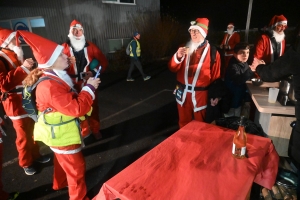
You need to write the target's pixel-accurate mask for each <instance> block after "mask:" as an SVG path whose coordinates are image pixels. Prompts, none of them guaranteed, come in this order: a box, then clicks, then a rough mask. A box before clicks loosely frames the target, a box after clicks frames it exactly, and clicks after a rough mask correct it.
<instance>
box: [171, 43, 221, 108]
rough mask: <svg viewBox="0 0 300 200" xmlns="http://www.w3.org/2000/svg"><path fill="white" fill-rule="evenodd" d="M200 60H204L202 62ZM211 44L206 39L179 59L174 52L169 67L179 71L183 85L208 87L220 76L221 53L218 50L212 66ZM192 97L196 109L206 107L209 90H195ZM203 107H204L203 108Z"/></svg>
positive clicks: (178, 76)
mask: <svg viewBox="0 0 300 200" xmlns="http://www.w3.org/2000/svg"><path fill="white" fill-rule="evenodd" d="M200 60H203V64H202V62H200ZM210 60H211V59H210V45H209V43H208V42H207V41H206V43H205V45H203V46H201V47H198V48H197V50H195V51H194V52H193V53H191V54H190V55H189V56H184V57H183V58H182V59H181V60H178V59H177V53H175V54H174V56H173V57H172V59H171V60H170V62H169V65H168V66H169V69H170V71H172V72H176V73H177V81H178V82H179V83H180V84H181V85H185V86H188V85H189V86H190V87H208V86H209V85H210V84H211V83H212V82H213V81H214V80H216V79H218V78H220V67H221V60H220V54H219V53H218V52H216V59H215V63H214V64H213V65H212V67H211V64H210V63H211V62H210ZM185 95H186V89H185V92H184V94H183V99H182V102H178V101H177V102H178V103H179V104H181V105H182V104H183V103H184V101H185ZM192 99H193V101H194V102H196V103H194V111H198V110H202V109H204V108H203V106H205V107H206V104H207V90H203V91H193V92H192ZM201 107H202V109H201Z"/></svg>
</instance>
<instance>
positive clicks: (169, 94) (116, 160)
mask: <svg viewBox="0 0 300 200" xmlns="http://www.w3.org/2000/svg"><path fill="white" fill-rule="evenodd" d="M144 71H145V73H146V74H147V75H150V76H152V78H151V79H150V80H148V81H143V79H142V77H141V76H140V74H139V72H138V71H137V70H135V71H134V73H133V78H135V79H136V80H135V81H134V82H127V81H126V76H127V71H126V70H120V71H117V72H107V73H103V74H102V75H101V81H102V82H101V85H100V87H99V89H98V93H99V106H100V108H99V109H100V110H99V112H100V121H101V132H102V135H103V138H102V139H101V140H99V141H95V140H89V141H86V147H85V148H84V149H83V154H84V156H85V160H86V183H87V187H88V196H89V197H90V198H93V197H94V196H95V195H96V194H97V193H98V192H99V190H100V188H101V186H102V184H103V183H104V182H105V181H107V180H108V179H110V178H111V177H113V176H114V175H115V174H117V173H118V172H120V171H121V170H122V169H124V168H125V167H127V166H128V165H130V164H131V163H132V162H134V161H135V160H137V159H138V158H139V157H141V156H142V155H143V154H145V153H146V152H148V151H149V150H151V149H152V148H153V147H155V146H156V145H157V144H159V143H160V142H162V141H163V140H164V139H166V138H167V137H168V136H170V135H171V134H172V133H174V132H176V131H177V130H178V124H177V122H178V114H177V108H176V103H175V98H174V95H173V90H174V88H175V84H176V78H175V74H174V73H171V72H170V71H169V70H168V68H167V60H163V61H159V62H154V63H152V64H149V65H146V66H144ZM6 123H7V125H6V128H7V130H6V132H7V134H8V136H7V137H4V138H3V140H4V155H3V172H2V173H3V174H2V175H3V183H4V188H5V190H6V191H8V192H14V191H19V192H20V197H19V198H18V199H26V200H33V199H40V200H42V199H62V200H64V199H68V190H67V189H63V190H60V191H54V190H52V174H53V162H52V160H51V161H50V162H49V163H47V164H37V163H36V164H35V166H36V168H37V169H38V173H37V174H35V175H33V176H28V175H25V173H24V171H23V169H22V168H21V167H19V165H18V158H17V155H18V153H17V150H16V147H15V142H14V141H15V132H14V130H13V128H12V125H11V122H10V121H9V120H6ZM40 146H41V148H40V149H41V153H42V154H43V155H49V156H51V158H52V157H53V153H52V152H51V150H50V149H49V147H47V146H45V145H43V144H40Z"/></svg>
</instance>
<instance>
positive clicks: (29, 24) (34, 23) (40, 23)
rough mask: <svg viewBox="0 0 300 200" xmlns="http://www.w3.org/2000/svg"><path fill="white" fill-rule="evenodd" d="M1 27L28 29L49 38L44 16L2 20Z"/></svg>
mask: <svg viewBox="0 0 300 200" xmlns="http://www.w3.org/2000/svg"><path fill="white" fill-rule="evenodd" d="M0 27H3V28H7V29H12V30H14V31H16V30H26V31H30V32H33V33H36V34H38V35H41V36H42V37H45V38H47V32H46V28H45V21H44V18H42V17H28V18H20V19H9V20H3V21H0Z"/></svg>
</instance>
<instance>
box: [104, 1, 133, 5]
mask: <svg viewBox="0 0 300 200" xmlns="http://www.w3.org/2000/svg"><path fill="white" fill-rule="evenodd" d="M135 1H136V0H102V3H115V4H133V5H135Z"/></svg>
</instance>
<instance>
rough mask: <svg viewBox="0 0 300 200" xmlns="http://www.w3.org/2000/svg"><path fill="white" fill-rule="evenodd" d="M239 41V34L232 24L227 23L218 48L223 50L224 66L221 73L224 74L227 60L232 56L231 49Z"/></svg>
mask: <svg viewBox="0 0 300 200" xmlns="http://www.w3.org/2000/svg"><path fill="white" fill-rule="evenodd" d="M239 42H240V34H239V33H238V32H236V31H234V24H233V23H229V24H228V25H227V33H226V34H225V35H224V38H223V40H222V43H221V44H220V49H222V50H224V66H222V71H221V74H222V76H225V71H226V68H227V66H228V63H229V60H230V59H231V58H232V57H233V53H234V52H233V49H234V47H235V45H236V44H237V43H239Z"/></svg>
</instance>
